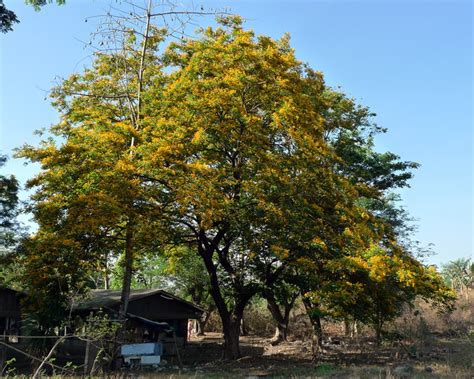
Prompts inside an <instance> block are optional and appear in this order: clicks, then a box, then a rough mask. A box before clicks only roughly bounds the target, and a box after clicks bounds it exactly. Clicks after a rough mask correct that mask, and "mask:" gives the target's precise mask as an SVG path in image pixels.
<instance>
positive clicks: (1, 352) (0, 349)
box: [0, 336, 7, 377]
mask: <svg viewBox="0 0 474 379" xmlns="http://www.w3.org/2000/svg"><path fill="white" fill-rule="evenodd" d="M0 338H1V336H0ZM6 359H7V348H6V347H4V346H0V377H2V376H3V369H4V367H3V366H4V364H5V361H6Z"/></svg>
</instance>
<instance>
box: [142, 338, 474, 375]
mask: <svg viewBox="0 0 474 379" xmlns="http://www.w3.org/2000/svg"><path fill="white" fill-rule="evenodd" d="M222 344H223V339H222V336H221V335H220V334H218V333H208V334H207V335H206V336H204V337H193V338H192V339H191V341H190V343H189V344H188V346H187V347H186V348H185V349H184V350H183V351H181V354H180V357H181V361H182V368H181V369H180V368H179V361H178V358H177V357H174V358H169V359H168V360H167V361H166V362H164V365H163V367H160V368H159V369H157V371H153V372H142V373H141V374H142V375H143V376H144V377H149V376H153V377H158V378H249V379H250V378H263V377H271V378H299V377H304V378H318V377H332V378H450V379H451V378H469V379H472V378H474V361H473V354H474V350H473V346H472V344H470V342H469V341H468V340H463V339H460V338H451V339H445V338H443V337H438V338H436V341H431V342H430V344H429V346H424V347H423V346H422V347H421V348H420V347H418V348H417V349H414V348H413V346H407V345H400V344H399V343H395V344H384V345H383V346H382V347H381V348H377V347H376V346H375V344H373V342H372V341H370V340H367V339H358V340H349V339H343V338H340V339H333V340H332V341H330V342H328V343H326V344H325V345H324V353H323V354H322V356H321V358H320V360H319V361H318V362H317V363H314V362H312V360H311V345H310V343H309V342H301V341H288V342H285V343H283V344H281V345H278V346H272V345H271V344H270V340H269V339H262V338H261V337H256V336H246V337H241V353H242V358H240V359H239V360H237V361H233V362H229V361H225V360H222ZM137 374H138V373H134V376H135V375H137ZM142 375H140V376H142Z"/></svg>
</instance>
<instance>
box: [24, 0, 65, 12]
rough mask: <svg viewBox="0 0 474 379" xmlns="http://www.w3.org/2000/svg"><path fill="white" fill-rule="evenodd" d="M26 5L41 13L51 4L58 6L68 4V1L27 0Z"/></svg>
mask: <svg viewBox="0 0 474 379" xmlns="http://www.w3.org/2000/svg"><path fill="white" fill-rule="evenodd" d="M25 3H26V4H28V5H32V6H33V7H34V8H35V10H36V11H39V10H40V9H41V7H43V6H45V5H47V4H51V3H56V4H57V5H63V4H66V0H25Z"/></svg>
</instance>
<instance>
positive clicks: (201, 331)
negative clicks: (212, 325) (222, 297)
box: [196, 308, 213, 336]
mask: <svg viewBox="0 0 474 379" xmlns="http://www.w3.org/2000/svg"><path fill="white" fill-rule="evenodd" d="M209 309H211V310H209ZM212 311H213V308H208V310H207V311H206V312H205V313H204V317H203V318H201V319H199V320H197V333H196V335H198V336H204V335H205V329H206V325H207V323H208V321H209V319H210V317H211V314H212Z"/></svg>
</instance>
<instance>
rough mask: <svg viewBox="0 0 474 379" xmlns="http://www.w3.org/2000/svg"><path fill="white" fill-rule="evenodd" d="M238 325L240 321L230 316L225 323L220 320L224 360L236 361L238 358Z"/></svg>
mask: <svg viewBox="0 0 474 379" xmlns="http://www.w3.org/2000/svg"><path fill="white" fill-rule="evenodd" d="M240 323H241V319H240V318H238V317H234V316H230V317H229V319H227V320H226V321H224V320H222V326H223V331H224V358H225V359H229V360H236V359H238V358H240V345H239V336H240Z"/></svg>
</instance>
